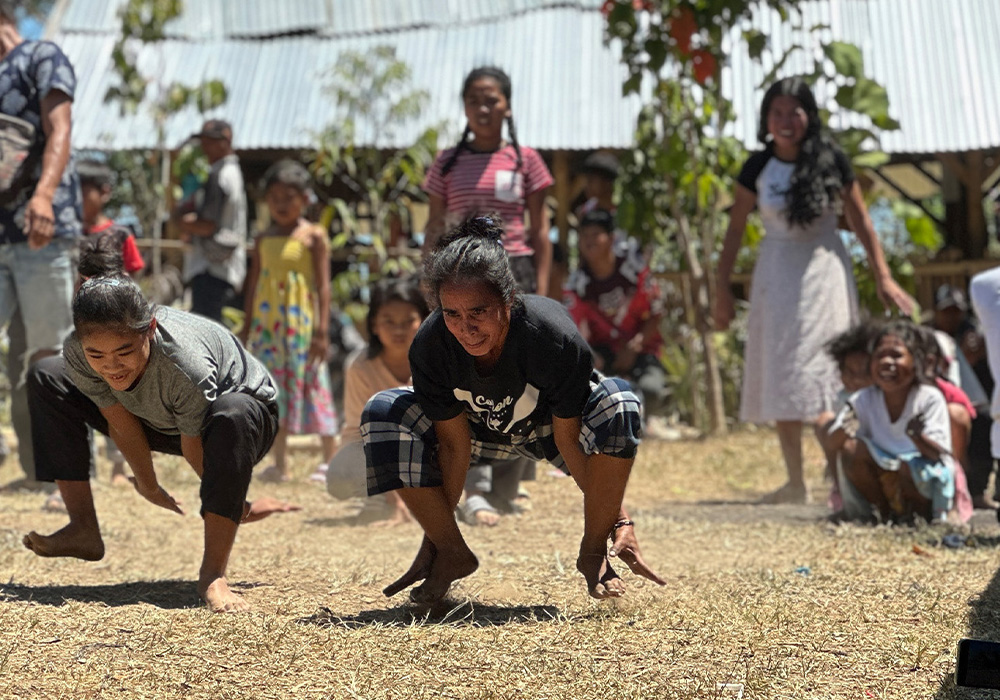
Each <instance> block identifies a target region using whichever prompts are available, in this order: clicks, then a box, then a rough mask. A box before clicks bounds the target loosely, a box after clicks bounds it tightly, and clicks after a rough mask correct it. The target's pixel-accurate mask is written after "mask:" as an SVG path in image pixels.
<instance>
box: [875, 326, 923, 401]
mask: <svg viewBox="0 0 1000 700" xmlns="http://www.w3.org/2000/svg"><path fill="white" fill-rule="evenodd" d="M913 365H914V363H913V354H912V353H911V352H910V350H909V348H907V347H906V345H904V344H903V341H902V340H901V339H900V338H897V337H896V336H894V335H886V336H882V339H881V340H880V341H879V342H878V345H876V346H875V351H874V352H873V353H872V363H871V373H872V377H873V379H874V381H875V384H876V385H878V387H879V388H880V389H881V390H882V391H883V392H885V393H887V394H888V393H893V392H899V391H909V390H910V387H911V386H913V384H914V383H915V382H916V381H917V377H916V374H915V370H914V366H913Z"/></svg>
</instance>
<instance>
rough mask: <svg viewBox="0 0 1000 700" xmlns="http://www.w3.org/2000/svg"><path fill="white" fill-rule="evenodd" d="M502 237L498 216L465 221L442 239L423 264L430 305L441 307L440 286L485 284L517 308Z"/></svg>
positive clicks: (501, 221)
mask: <svg viewBox="0 0 1000 700" xmlns="http://www.w3.org/2000/svg"><path fill="white" fill-rule="evenodd" d="M502 236H503V220H502V219H501V218H500V216H499V215H497V214H487V215H485V216H477V217H474V218H471V219H466V220H465V221H464V222H462V223H461V224H459V225H458V226H457V227H455V228H454V229H453V230H452V231H450V232H449V233H448V234H447V235H445V236H442V237H441V239H440V240H439V241H438V242H437V244H436V245H435V246H434V250H433V251H431V253H430V255H428V256H427V259H426V260H425V261H424V284H425V285H426V288H427V291H428V292H429V294H430V295H431V300H430V301H431V303H432V305H433V306H440V305H441V286H442V285H445V284H449V283H452V282H470V281H480V282H484V283H485V284H486V285H487V286H489V287H490V289H491V290H492V291H493V292H494V293H495V294H496V295H497V296H498V297H499V298H500V299H501V300H502V301H503V303H504V304H509V305H511V306H512V307H513V306H516V305H518V304H520V302H521V294H520V292H519V291H518V288H517V282H516V281H515V280H514V274H513V273H512V272H511V270H510V262H509V261H508V260H507V251H505V250H504V247H503V243H502V242H501V240H500V239H501V237H502Z"/></svg>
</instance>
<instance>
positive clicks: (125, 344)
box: [80, 321, 156, 391]
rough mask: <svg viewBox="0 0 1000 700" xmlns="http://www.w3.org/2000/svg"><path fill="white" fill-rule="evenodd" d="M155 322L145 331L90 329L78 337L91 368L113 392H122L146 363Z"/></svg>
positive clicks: (138, 374) (144, 367)
mask: <svg viewBox="0 0 1000 700" xmlns="http://www.w3.org/2000/svg"><path fill="white" fill-rule="evenodd" d="M155 329H156V322H155V321H154V322H153V327H152V328H150V329H149V331H148V332H146V333H121V332H118V331H114V330H93V331H90V332H89V333H87V335H85V336H83V337H82V338H81V339H80V342H81V344H82V345H83V353H84V355H85V356H86V357H87V363H88V364H89V365H90V367H91V369H93V370H94V371H95V372H97V373H98V374H99V375H101V378H102V379H103V380H104V381H106V382H107V383H108V386H110V387H111V388H112V389H114V390H116V391H125V390H126V389H128V388H129V387H130V386H132V385H133V384H135V382H136V381H137V380H138V379H139V377H141V376H142V374H143V372H145V371H146V367H147V366H148V365H149V353H150V343H151V341H152V338H153V331H154V330H155Z"/></svg>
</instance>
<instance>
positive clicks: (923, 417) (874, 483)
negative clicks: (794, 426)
mask: <svg viewBox="0 0 1000 700" xmlns="http://www.w3.org/2000/svg"><path fill="white" fill-rule="evenodd" d="M923 362H924V354H923V352H922V348H921V345H920V340H919V337H918V334H917V332H916V330H915V327H914V325H913V324H912V323H908V322H903V321H894V322H892V323H888V324H886V325H885V326H884V327H883V328H882V329H881V330H880V331H879V333H878V334H877V335H876V336H875V339H874V340H873V343H872V354H871V364H870V370H871V375H872V379H873V382H874V383H873V384H872V385H871V386H869V387H866V388H864V389H862V390H861V391H859V392H857V393H855V394H853V395H852V396H851V397H850V399H848V403H847V406H846V407H845V408H844V409H843V410H842V411H841V412H840V414H839V415H838V416H837V420H836V422H835V423H834V425H833V426H832V431H831V436H830V437H831V440H830V443H831V447H832V448H833V449H841V448H842V449H844V450H845V452H846V453H847V455H849V459H848V460H847V463H846V465H845V469H844V472H845V474H846V476H847V479H848V481H850V483H851V484H852V485H853V486H854V488H856V489H857V491H858V492H859V493H860V495H861V496H862V497H863V498H864V499H865V500H866V501H867V502H868V504H869V505H870V507H871V508H874V509H876V510H877V514H878V517H879V518H880V519H883V520H886V519H889V518H893V519H897V520H909V519H911V518H912V517H913V516H921V517H923V518H924V519H926V520H928V521H934V522H944V521H947V520H948V515H949V512H950V511H951V510H952V508H953V506H954V504H955V471H956V469H957V465H956V464H955V459H954V457H953V456H952V446H951V427H950V423H949V418H948V406H947V403H946V402H945V398H944V396H943V395H942V394H941V392H940V391H939V390H938V388H937V387H935V386H933V385H931V384H929V383H928V382H927V377H926V373H925V372H924V369H923ZM852 417H853V418H856V420H857V428H856V430H855V431H854V432H855V434H854V436H851V435H850V434H849V431H848V429H847V428H846V427H845V424H846V423H848V422H849V421H850V419H851V418H852ZM963 515H964V514H958V515H957V517H958V518H959V519H961V518H962V517H963ZM964 517H967V515H964Z"/></svg>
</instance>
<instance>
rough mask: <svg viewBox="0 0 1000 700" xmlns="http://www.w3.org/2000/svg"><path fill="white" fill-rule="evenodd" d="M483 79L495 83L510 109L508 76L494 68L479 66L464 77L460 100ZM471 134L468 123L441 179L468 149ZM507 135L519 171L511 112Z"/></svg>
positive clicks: (518, 149) (508, 119) (444, 167)
mask: <svg viewBox="0 0 1000 700" xmlns="http://www.w3.org/2000/svg"><path fill="white" fill-rule="evenodd" d="M483 78H488V79H489V80H493V81H495V82H496V84H497V86H498V87H499V88H500V92H501V93H502V94H503V96H504V97H506V98H507V106H508V107H510V95H511V88H510V76H509V75H507V74H506V73H505V72H504V71H503V70H502V69H500V68H497V67H496V66H480V67H479V68H475V69H473V70H472V72H470V73H469V74H468V75H467V76H465V82H464V83H462V98H463V99H464V98H465V96H466V95H468V93H469V90H471V89H472V85H473V83H475V82H476V81H477V80H482V79H483ZM471 133H472V128H471V127H470V126H469V124H468V123H466V125H465V130H464V131H463V132H462V138H460V139H459V140H458V143H457V144H456V145H455V150H454V151H453V152H452V154H451V157H450V158H448V161H447V162H446V163H445V164H444V166H443V167H442V168H441V176H442V177H444V176H445V175H447V174H448V173H449V172H451V169H452V168H453V167H454V166H455V161H457V160H458V156H459V155H460V154H461V152H462V151H463V150H465V149H467V148H468V147H469V135H470V134H471ZM507 133H508V134H509V135H510V143H511V145H512V146H514V152H515V153H516V154H517V169H518V170H520V169H521V165H522V164H523V161H522V160H521V146H520V144H518V142H517V127H515V126H514V114H513V112H511V113H510V114H508V115H507Z"/></svg>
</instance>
